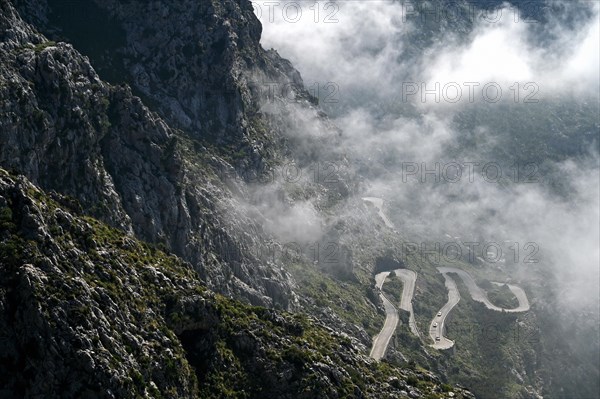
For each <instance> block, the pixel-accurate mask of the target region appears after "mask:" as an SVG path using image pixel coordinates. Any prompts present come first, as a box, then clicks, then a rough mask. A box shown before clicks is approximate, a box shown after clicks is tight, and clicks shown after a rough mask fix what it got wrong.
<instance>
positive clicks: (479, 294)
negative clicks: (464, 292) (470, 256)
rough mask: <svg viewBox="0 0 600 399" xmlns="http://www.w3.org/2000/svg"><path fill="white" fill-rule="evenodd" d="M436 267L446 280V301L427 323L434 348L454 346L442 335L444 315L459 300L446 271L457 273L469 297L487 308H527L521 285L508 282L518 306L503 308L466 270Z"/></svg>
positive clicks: (527, 304) (527, 301)
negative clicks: (488, 295) (437, 339)
mask: <svg viewBox="0 0 600 399" xmlns="http://www.w3.org/2000/svg"><path fill="white" fill-rule="evenodd" d="M437 269H438V271H439V272H440V273H442V274H443V276H444V279H445V280H446V288H447V289H448V302H446V304H445V305H444V306H443V307H442V309H440V311H439V313H441V316H437V314H436V316H435V317H434V318H433V320H432V321H431V323H430V324H429V337H430V338H431V339H432V341H433V345H431V346H432V347H433V348H435V349H449V348H451V347H452V346H454V341H452V340H449V339H448V338H446V337H444V323H445V322H446V317H447V316H448V314H449V313H450V311H451V310H452V308H454V306H456V304H457V303H458V302H459V301H460V293H459V292H458V288H457V287H456V282H455V281H454V279H453V278H452V277H450V276H448V274H447V273H456V274H458V275H459V276H460V278H461V279H462V281H463V282H464V283H465V285H466V286H467V289H468V290H469V294H470V295H471V298H473V300H474V301H477V302H481V303H483V304H484V305H485V307H486V308H488V309H491V310H495V311H497V312H502V311H504V312H509V313H516V312H526V311H528V310H529V307H530V306H529V300H528V299H527V295H526V294H525V291H523V289H522V288H521V287H517V286H516V285H511V284H508V288H509V289H510V290H511V291H512V293H513V294H514V295H515V297H516V298H517V300H518V301H519V306H517V307H516V308H513V309H504V308H501V307H498V306H496V305H494V304H493V303H491V302H490V300H489V299H488V297H487V294H486V293H485V291H484V290H483V289H482V288H481V287H479V286H478V285H477V283H476V282H475V280H474V279H473V277H472V276H471V275H470V274H469V273H468V272H466V271H464V270H462V269H457V268H454V267H438V268H437ZM492 284H495V285H504V284H503V283H498V282H492ZM439 313H438V314H439ZM435 323H437V327H434V325H435ZM436 337H440V340H439V341H436Z"/></svg>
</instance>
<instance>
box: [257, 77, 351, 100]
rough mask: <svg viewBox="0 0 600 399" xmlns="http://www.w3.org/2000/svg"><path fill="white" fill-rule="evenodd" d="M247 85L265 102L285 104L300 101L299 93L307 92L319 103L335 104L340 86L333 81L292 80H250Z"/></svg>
mask: <svg viewBox="0 0 600 399" xmlns="http://www.w3.org/2000/svg"><path fill="white" fill-rule="evenodd" d="M248 87H249V88H250V90H252V91H253V92H254V93H256V94H257V95H258V96H260V98H261V99H263V100H266V101H267V103H277V102H283V103H286V104H296V103H300V102H301V100H300V98H301V97H299V96H298V94H299V93H302V92H308V94H310V95H311V96H312V97H315V98H317V99H318V100H319V102H320V103H325V104H336V103H338V102H339V97H338V95H339V92H340V87H339V85H338V84H337V83H335V82H314V83H312V84H309V83H304V84H299V83H294V82H285V83H279V82H269V81H264V80H263V81H250V82H248Z"/></svg>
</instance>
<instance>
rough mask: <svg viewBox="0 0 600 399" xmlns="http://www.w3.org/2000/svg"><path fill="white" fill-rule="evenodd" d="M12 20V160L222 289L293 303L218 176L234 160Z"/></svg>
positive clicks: (8, 44)
mask: <svg viewBox="0 0 600 399" xmlns="http://www.w3.org/2000/svg"><path fill="white" fill-rule="evenodd" d="M0 18H1V19H0V23H1V25H0V26H1V28H2V32H1V33H0V34H1V35H2V36H1V37H2V38H3V41H2V43H0V48H1V49H2V52H1V54H0V64H1V65H2V71H1V72H0V81H1V82H2V85H1V86H0V96H1V98H2V100H3V101H2V103H1V104H0V126H1V127H2V129H1V131H0V139H1V141H0V165H2V166H4V167H7V168H11V169H13V170H15V171H18V172H20V173H23V174H25V175H27V176H28V177H29V178H31V179H32V180H33V181H34V182H36V183H37V184H40V185H41V186H42V187H44V188H46V189H49V190H56V191H59V192H61V193H64V194H67V195H69V196H72V197H73V198H75V199H77V200H78V201H79V202H80V204H81V206H82V207H83V209H84V210H85V211H86V212H88V213H90V214H92V215H94V216H96V217H98V218H99V219H101V220H103V221H105V222H107V223H109V224H110V225H112V226H115V227H118V228H120V229H122V230H124V231H126V232H129V233H131V234H134V235H135V236H137V237H139V238H141V239H143V240H145V241H148V242H151V243H156V244H162V245H164V246H165V247H166V248H168V249H170V250H171V251H173V252H174V253H176V254H177V255H179V256H181V257H183V258H184V259H186V260H188V261H190V262H192V264H193V265H194V266H195V267H196V269H197V270H198V272H199V273H200V275H201V276H202V277H203V278H204V279H205V281H206V283H207V284H208V285H209V286H210V287H212V288H214V289H216V290H218V291H220V292H223V293H226V294H231V295H236V296H238V297H240V298H245V299H246V300H248V301H250V302H251V303H253V304H259V305H266V306H277V307H282V308H289V307H290V306H291V305H292V303H293V301H294V295H293V293H292V291H291V287H292V286H293V282H292V280H291V278H290V276H289V275H287V274H286V273H285V272H283V271H282V270H281V269H280V268H279V267H277V266H276V265H273V264H269V263H268V262H267V261H266V260H262V259H259V258H257V257H256V256H254V255H253V254H254V253H261V251H254V252H250V251H247V250H246V249H247V248H249V247H254V248H256V247H260V246H261V245H264V242H266V238H265V237H266V235H265V234H264V233H263V232H262V230H261V228H260V225H258V224H257V222H256V221H255V220H252V219H250V218H249V217H248V216H246V215H245V214H244V213H243V207H241V206H240V205H239V204H238V202H237V200H236V199H235V198H234V196H233V195H232V194H231V191H230V190H231V188H227V187H226V186H224V185H223V183H222V182H221V180H220V179H219V178H218V176H217V175H216V174H215V172H214V169H217V168H221V167H222V166H223V165H228V163H227V162H226V161H224V160H222V159H220V158H219V157H218V156H216V155H213V154H212V153H211V152H210V151H209V150H207V149H206V147H204V146H203V145H201V144H199V143H198V142H194V141H192V140H190V139H189V138H188V136H187V134H185V133H184V132H182V131H181V130H177V129H173V128H171V127H170V126H169V125H168V124H167V123H166V122H165V121H164V120H163V119H161V118H160V117H159V116H158V115H157V114H155V113H152V112H150V111H149V110H148V108H147V107H146V106H144V104H143V103H142V101H141V100H140V98H138V97H136V96H133V95H132V93H131V92H130V90H129V89H128V88H127V87H126V86H116V87H115V86H111V85H108V84H106V83H104V82H103V81H102V80H100V78H99V77H98V75H97V74H96V72H95V71H94V69H93V68H92V67H91V65H90V63H89V60H88V59H87V58H86V57H83V56H81V55H80V54H79V53H78V52H77V51H75V50H74V49H73V47H72V46H71V45H68V44H65V43H58V44H55V43H53V42H48V41H46V40H45V38H44V37H43V36H41V35H39V34H37V33H35V31H34V29H33V28H32V27H31V26H30V25H28V24H27V23H25V22H23V21H22V20H21V19H20V17H19V16H18V14H17V13H16V12H15V10H14V9H13V7H12V6H11V4H10V3H8V2H2V13H1V15H0ZM157 95H158V94H157ZM161 109H162V108H161ZM238 186H239V184H238ZM233 189H236V190H237V191H238V192H242V191H243V187H236V186H235V182H234V187H233ZM264 252H265V253H266V252H267V251H264Z"/></svg>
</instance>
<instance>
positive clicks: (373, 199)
mask: <svg viewBox="0 0 600 399" xmlns="http://www.w3.org/2000/svg"><path fill="white" fill-rule="evenodd" d="M363 201H366V202H370V203H372V204H373V205H375V208H377V213H378V214H379V217H380V218H381V219H383V223H385V225H386V226H387V227H389V228H390V229H393V228H394V224H393V223H392V222H391V221H390V219H388V218H387V216H385V213H383V200H382V199H381V198H376V197H366V198H363Z"/></svg>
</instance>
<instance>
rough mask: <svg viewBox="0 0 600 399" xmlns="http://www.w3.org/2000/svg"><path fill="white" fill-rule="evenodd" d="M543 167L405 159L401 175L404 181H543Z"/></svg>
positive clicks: (528, 164) (535, 165) (531, 164)
mask: <svg viewBox="0 0 600 399" xmlns="http://www.w3.org/2000/svg"><path fill="white" fill-rule="evenodd" d="M539 170H540V168H539V166H538V165H537V164H535V163H533V162H530V163H526V164H518V163H517V164H513V165H510V166H507V167H502V165H500V164H499V163H497V162H482V161H477V162H474V161H473V162H470V161H451V162H402V163H401V165H400V174H401V179H402V183H408V182H417V183H460V182H466V183H474V182H475V181H476V180H478V179H479V180H483V181H485V182H486V183H500V182H501V181H504V182H505V181H507V180H510V181H512V182H513V183H539V182H540V176H539Z"/></svg>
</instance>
